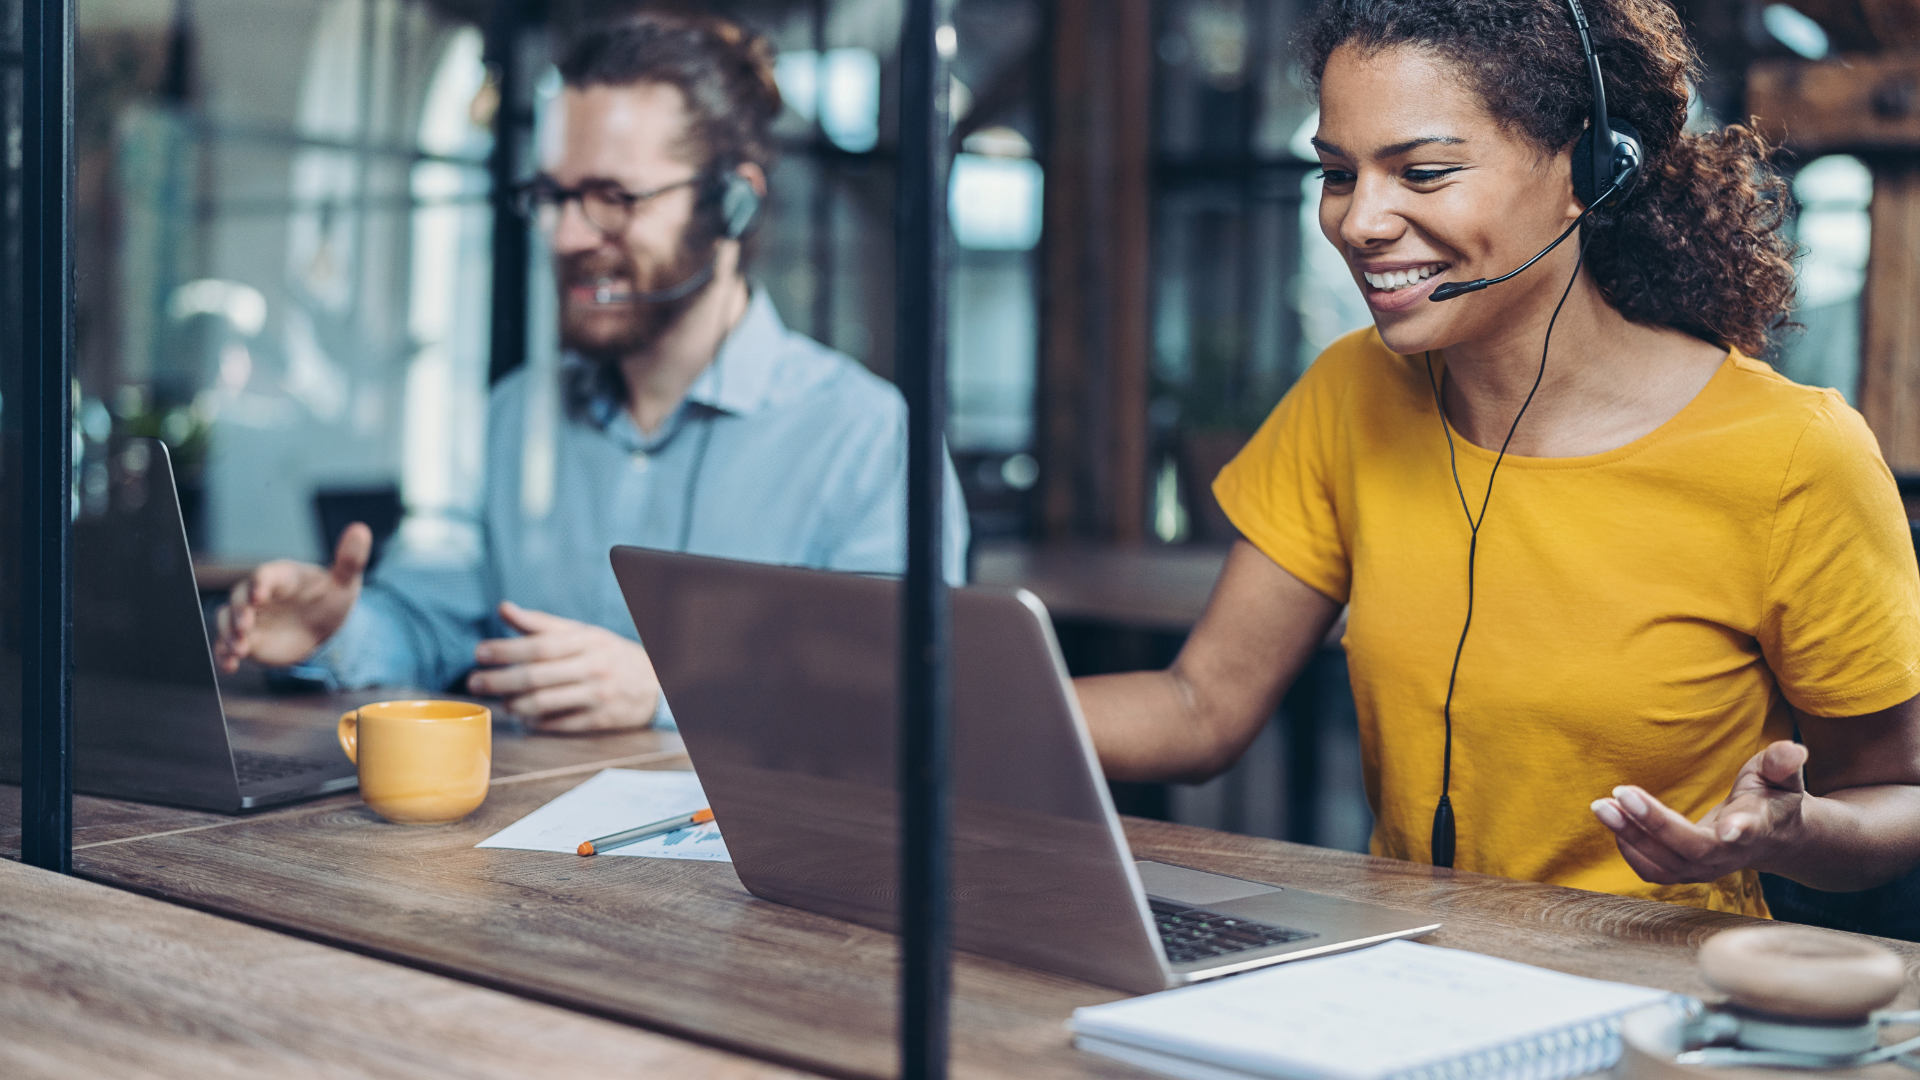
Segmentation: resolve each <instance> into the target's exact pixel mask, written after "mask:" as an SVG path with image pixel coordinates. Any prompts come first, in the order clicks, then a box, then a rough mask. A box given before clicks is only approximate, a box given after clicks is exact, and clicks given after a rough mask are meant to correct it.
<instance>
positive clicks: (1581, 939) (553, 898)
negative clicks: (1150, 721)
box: [74, 733, 1920, 1078]
mask: <svg viewBox="0 0 1920 1080" xmlns="http://www.w3.org/2000/svg"><path fill="white" fill-rule="evenodd" d="M612 764H619V765H626V766H628V767H640V768H661V767H680V768H684V767H686V764H687V762H686V759H685V758H684V756H682V755H681V754H680V753H679V750H678V746H677V740H675V739H674V738H673V737H671V736H666V735H661V734H657V733H638V734H628V735H614V736H592V737H575V738H561V737H551V736H543V737H527V738H521V739H515V738H507V739H502V740H501V741H500V742H499V743H497V744H496V753H495V781H494V784H493V787H492V790H491V792H490V794H489V796H488V799H487V802H486V803H485V804H484V805H483V806H482V807H481V808H480V809H479V810H478V811H477V812H476V813H475V814H474V815H473V816H472V817H470V818H469V819H467V820H466V821H464V822H461V823H458V824H454V825H447V826H437V827H430V828H423V827H407V826H398V825H391V824H389V823H387V822H384V821H382V820H381V819H379V818H378V817H376V816H375V815H374V814H373V813H372V812H371V811H369V810H367V809H366V808H365V807H364V806H363V805H361V804H360V802H359V800H358V799H357V798H356V797H354V796H351V795H348V796H338V797H333V798H329V799H323V800H318V801H315V802H312V803H307V804H304V805H300V806H294V807H288V808H284V809H277V810H273V811H269V812H266V813H263V814H259V815H255V816H251V817H243V818H217V816H216V815H198V816H195V817H192V818H191V819H186V818H180V817H177V816H175V817H170V816H169V812H167V811H161V810H152V809H147V808H138V807H132V806H130V805H128V804H124V803H113V802H111V801H110V800H84V801H83V803H82V805H81V806H80V807H78V808H77V810H76V815H77V818H78V820H79V822H80V827H81V829H82V830H83V833H84V835H86V836H89V837H98V836H101V835H103V834H107V833H111V834H114V835H112V836H111V838H109V839H104V840H103V839H92V840H89V841H83V843H82V846H80V847H79V848H78V850H76V852H75V857H74V865H75V869H76V872H77V873H78V874H80V875H81V876H83V877H87V878H91V879H93V880H95V881H99V882H104V883H109V884H113V885H117V886H120V887H122V888H126V889H130V890H134V891H137V892H141V893H146V894H149V895H151V896H154V897H160V898H165V899H169V900H173V901H175V902H177V903H181V904H185V905H188V906H192V907H196V908H200V909H203V910H205V911H210V912H215V913H219V914H223V915H228V916H231V917H233V918H237V919H240V920H243V921H246V922H250V923H255V924H258V925H261V926H267V927H273V928H278V929H283V930H286V931H289V932H292V933H294V934H296V935H298V936H301V937H305V938H309V939H311V940H314V941H319V942H326V943H333V944H337V945H340V946H343V947H345V948H348V949H351V950H353V951H355V952H359V953H364V954H367V955H370V956H374V957H378V958H381V959H384V960H389V961H394V962H398V963H401V964H405V965H408V966H411V967H415V968H420V969H424V970H426V971H430V972H435V973H439V974H444V975H449V976H452V977H455V978H458V979H461V980H464V981H466V982H470V983H476V984H479V985H482V986H486V987H491V988H496V989H502V990H507V991H510V992H512V993H514V994H517V995H520V996H522V997H527V998H532V999H535V1000H538V1001H543V1002H548V1003H552V1004H558V1005H563V1006H566V1007H569V1008H572V1009H574V1010H577V1011H579V1012H583V1013H588V1014H592V1015H595V1016H599V1017H603V1018H609V1019H615V1020H620V1021H624V1022H627V1023H630V1024H633V1025H637V1026H640V1027H644V1028H649V1029H652V1030H655V1031H658V1032H662V1033H667V1034H672V1035H677V1036H682V1037H685V1038H688V1039H691V1040H694V1041H697V1042H701V1043H704V1044H707V1045H710V1046H713V1047H717V1048H720V1049H725V1050H730V1051H736V1052H740V1053H745V1054H748V1055H751V1056H753V1057H756V1058H760V1059H763V1060H767V1061H772V1062H775V1063H779V1064H783V1065H787V1066H792V1067H796V1068H802V1069H807V1070H810V1071H817V1072H821V1073H825V1074H829V1075H834V1076H846V1077H891V1076H892V1075H893V1073H894V1069H895V1048H894V1023H895V1008H896V1000H895V987H896V969H895V954H896V943H895V939H894V938H893V937H891V936H890V935H887V934H884V933H880V932H878V931H874V930H869V929H866V928H864V927H860V926H855V925H851V924H848V923H843V922H838V921H835V920H832V919H828V918H825V917H823V916H819V915H814V914H812V913H809V912H805V911H800V910H797V909H793V908H787V907H782V906H779V905H776V904H771V903H767V902H764V901H761V900H759V899H757V898H755V897H753V896H751V895H750V894H748V893H747V892H746V891H745V889H744V888H743V887H742V886H741V885H740V882H739V879H738V877H737V876H736V875H735V874H734V873H733V870H732V867H731V866H729V865H726V864H713V863H693V862H670V861H664V860H652V859H631V858H608V859H581V858H580V857H578V856H575V855H563V854H551V853H542V852H525V851H507V850H492V849H486V850H482V849H476V848H474V846H473V845H474V844H475V843H477V842H478V841H480V840H481V839H484V838H485V837H487V836H489V835H491V834H492V833H493V832H495V831H497V830H498V829H500V828H502V827H504V826H505V825H507V824H509V823H510V822H512V821H515V820H517V819H518V818H519V817H521V816H522V815H524V814H526V813H528V812H530V811H532V810H534V809H535V808H537V807H539V806H540V805H542V804H544V803H545V802H547V801H548V800H550V799H552V798H554V797H556V796H557V795H559V794H561V793H563V792H565V791H567V790H569V789H571V788H572V787H573V786H574V785H576V784H578V783H580V782H581V781H583V780H585V779H586V778H587V777H589V776H591V775H593V774H594V773H595V772H597V771H598V770H599V768H601V767H604V766H607V765H612ZM172 813H174V814H177V813H178V812H172ZM208 818H217V820H214V821H207V820H206V819H208ZM189 821H190V823H189ZM1125 824H1126V829H1127V834H1128V837H1129V840H1130V842H1131V843H1132V845H1133V849H1134V852H1135V854H1136V855H1137V856H1139V857H1142V858H1151V859H1159V860H1162V861H1166V862H1171V863H1175V864H1179V865H1185V866H1192V867H1197V868H1199V869H1203V870H1211V871H1215V872H1218V873H1224V874H1231V875H1235V876H1239V877H1244V878H1249V879H1252V880H1256V881H1265V882H1271V883H1274V884H1279V885H1289V886H1294V887H1298V888H1304V889H1310V890H1313V891H1317V892H1322V893H1326V894H1329V895H1333V896H1342V897H1350V898H1353V899H1358V900H1365V901H1368V902H1371V903H1375V904H1381V905H1384V906H1387V907H1394V908H1399V909H1402V910H1406V911H1410V912H1416V913H1419V914H1421V915H1423V916H1431V917H1434V918H1437V919H1439V920H1442V921H1443V922H1444V923H1445V926H1444V928H1443V929H1442V930H1441V931H1439V932H1438V933H1436V934H1434V935H1431V936H1429V937H1428V938H1427V939H1425V940H1427V941H1428V942H1430V943H1432V944H1435V945H1441V946H1450V947H1455V948H1465V949H1471V950H1474V951H1477V952H1484V953H1487V954H1490V955H1494V956H1501V957H1506V958H1508V959H1513V960H1520V961H1524V962H1527V963H1533V964H1539V965H1542V966H1544V967H1548V968H1553V969H1556V970H1560V971H1566V972H1570V973H1573V974H1577V975H1588V976H1594V977H1598V978H1606V979H1618V980H1621V981H1626V982H1633V983H1639V984H1643V985H1649V986H1657V987H1663V988H1666V989H1671V990H1678V991H1685V992H1689V993H1705V992H1706V990H1707V987H1706V986H1705V984H1704V983H1702V982H1701V980H1700V978H1699V976H1698V974H1697V972H1696V970H1695V962H1694V951H1695V949H1696V947H1697V946H1698V944H1699V943H1700V942H1701V941H1702V940H1704V939H1705V938H1706V937H1708V936H1710V935H1711V934H1712V933H1714V932H1716V931H1718V930H1721V929H1724V928H1727V927H1732V926H1741V925H1748V924H1750V923H1752V922H1754V921H1755V920H1750V919H1746V918H1744V917H1742V916H1737V915H1728V914H1721V913H1714V912H1707V911H1700V910H1697V909H1692V908H1684V907H1677V906H1673V905H1667V904H1661V903H1656V902H1652V901H1642V900H1632V899H1627V898H1623V897H1616V896H1609V895H1604V894H1598V893H1588V892H1581V891H1577V890H1572V889H1564V888H1558V887H1555V886H1550V885H1539V884H1533V883H1528V882H1518V881H1511V880H1507V879H1504V878H1496V877H1489V876H1484V875H1478V874H1470V873H1464V872H1456V871H1448V870H1436V869H1434V868H1432V867H1428V866H1423V865H1419V864H1414V863H1403V862H1396V861H1392V860H1387V859H1375V858H1371V857H1368V856H1364V855H1354V854H1348V853H1343V852H1334V851H1329V850H1326V849H1321V848H1313V847H1307V846H1303V845H1297V844H1287V843H1281V842H1278V841H1272V840H1263V839H1258V838H1253V837H1245V836H1236V835H1232V834H1227V833H1219V832H1212V831H1208V830H1203V829H1195V828H1190V827H1185V826H1179V825H1171V824H1166V823H1159V822H1147V821H1139V820H1131V819H1130V820H1128V821H1127V822H1126V823H1125ZM723 825H724V823H723ZM159 826H167V827H165V828H161V827H159ZM142 829H145V830H147V831H146V832H145V833H142V832H141V831H140V830H142ZM1887 944H1888V945H1889V947H1891V948H1893V949H1895V950H1896V951H1897V952H1898V953H1899V954H1900V955H1901V956H1902V958H1903V959H1904V960H1905V961H1906V963H1907V964H1908V966H1909V969H1910V970H1920V945H1913V944H1908V943H1901V942H1888V943H1887ZM1120 996H1121V995H1120V994H1119V993H1118V992H1116V991H1112V990H1108V989H1106V988H1104V987H1098V986H1092V985H1089V984H1085V983H1079V982H1075V981H1073V980H1069V979H1064V978H1060V977H1057V976H1052V975H1048V974H1044V973H1041V972H1037V971H1032V970H1028V969H1024V968H1020V967H1017V966H1014V965H1011V964H1007V963H1002V962H999V961H995V960H990V959H986V958H983V957H977V956H970V955H966V954H960V955H958V956H956V958H955V966H954V999H953V1053H954V1062H953V1064H954V1075H956V1076H958V1077H983V1078H984V1077H1037V1078H1052V1077H1121V1076H1135V1077H1137V1076H1140V1075H1142V1074H1140V1073H1137V1072H1135V1071H1133V1070H1131V1069H1130V1068H1128V1067H1125V1066H1122V1065H1119V1064H1117V1063H1113V1062H1108V1061H1106V1060H1104V1059H1100V1058H1095V1057H1092V1056H1090V1055H1086V1054H1082V1053H1080V1052H1078V1051H1076V1050H1074V1049H1073V1048H1072V1047H1071V1046H1070V1044H1069V1041H1068V1036H1067V1034H1066V1032H1065V1031H1064V1030H1063V1028H1062V1024H1063V1023H1064V1022H1065V1020H1066V1019H1067V1017H1068V1015H1069V1014H1070V1013H1071V1012H1072V1010H1073V1009H1074V1008H1076V1007H1078V1006H1081V1005H1090V1004H1095V1003H1098V1002H1102V1001H1110V1000H1113V999H1115V998H1117V997H1120ZM1914 1003H1915V996H1914V993H1913V991H1912V989H1911V988H1910V989H1909V990H1908V992H1907V993H1906V994H1905V995H1904V996H1903V998H1902V1002H1901V1004H1902V1005H1903V1006H1904V1007H1908V1008H1911V1007H1913V1006H1914Z"/></svg>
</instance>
